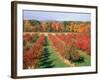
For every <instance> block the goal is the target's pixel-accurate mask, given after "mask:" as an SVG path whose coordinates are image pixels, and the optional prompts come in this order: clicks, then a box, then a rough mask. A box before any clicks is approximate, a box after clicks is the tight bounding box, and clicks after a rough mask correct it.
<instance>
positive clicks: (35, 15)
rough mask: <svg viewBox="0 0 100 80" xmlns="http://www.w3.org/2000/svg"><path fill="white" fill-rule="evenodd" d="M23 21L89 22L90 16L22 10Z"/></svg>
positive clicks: (87, 14)
mask: <svg viewBox="0 0 100 80" xmlns="http://www.w3.org/2000/svg"><path fill="white" fill-rule="evenodd" d="M23 19H24V20H39V21H90V20H91V14H89V13H72V12H54V11H34V10H33V11H32V10H24V11H23Z"/></svg>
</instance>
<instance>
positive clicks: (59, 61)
mask: <svg viewBox="0 0 100 80" xmlns="http://www.w3.org/2000/svg"><path fill="white" fill-rule="evenodd" d="M49 51H50V52H51V55H50V59H52V60H54V61H53V64H55V67H68V66H69V65H67V64H66V63H64V61H63V60H62V59H61V58H60V56H59V55H58V53H57V52H55V51H54V50H53V49H52V48H51V47H49Z"/></svg>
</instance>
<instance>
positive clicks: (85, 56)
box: [75, 50, 91, 66]
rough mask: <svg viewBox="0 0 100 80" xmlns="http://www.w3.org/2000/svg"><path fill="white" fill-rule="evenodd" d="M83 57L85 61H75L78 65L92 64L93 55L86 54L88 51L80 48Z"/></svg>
mask: <svg viewBox="0 0 100 80" xmlns="http://www.w3.org/2000/svg"><path fill="white" fill-rule="evenodd" d="M79 52H80V55H81V57H83V58H84V61H83V62H75V65H76V66H90V65H91V57H90V56H89V55H87V54H86V52H83V51H81V50H79Z"/></svg>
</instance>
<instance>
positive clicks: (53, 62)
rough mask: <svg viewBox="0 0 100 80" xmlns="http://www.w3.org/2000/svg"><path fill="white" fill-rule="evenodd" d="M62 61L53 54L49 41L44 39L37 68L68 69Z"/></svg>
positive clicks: (55, 53)
mask: <svg viewBox="0 0 100 80" xmlns="http://www.w3.org/2000/svg"><path fill="white" fill-rule="evenodd" d="M68 66H69V65H67V64H66V63H65V62H64V60H62V59H61V58H60V56H59V55H58V54H57V52H55V51H54V50H53V48H52V46H51V43H50V41H49V40H48V38H47V37H46V40H45V44H44V51H43V53H42V55H41V57H40V59H39V62H38V68H52V67H56V68H57V67H60V68H61V67H68Z"/></svg>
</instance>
